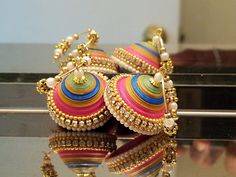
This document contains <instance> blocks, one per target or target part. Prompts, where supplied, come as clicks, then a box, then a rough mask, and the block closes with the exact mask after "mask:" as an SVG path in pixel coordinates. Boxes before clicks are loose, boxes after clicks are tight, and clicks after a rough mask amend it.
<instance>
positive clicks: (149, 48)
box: [111, 28, 163, 74]
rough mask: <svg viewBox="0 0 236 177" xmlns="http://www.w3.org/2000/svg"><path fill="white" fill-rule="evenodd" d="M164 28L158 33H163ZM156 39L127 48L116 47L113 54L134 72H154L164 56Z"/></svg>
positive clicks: (116, 59) (115, 58) (118, 62)
mask: <svg viewBox="0 0 236 177" xmlns="http://www.w3.org/2000/svg"><path fill="white" fill-rule="evenodd" d="M161 33H162V29H161V28H159V30H158V35H161ZM153 40H154V41H146V42H141V43H135V44H131V45H129V46H128V47H126V48H116V49H115V50H114V52H113V54H112V56H111V58H112V59H114V61H115V62H116V63H117V64H119V65H120V67H121V68H124V69H126V70H128V71H130V72H132V73H147V74H153V73H156V72H157V71H158V69H159V68H160V66H161V64H160V63H161V61H162V58H163V57H161V56H160V53H159V51H158V50H157V48H156V46H155V42H156V41H155V40H156V39H155V38H153Z"/></svg>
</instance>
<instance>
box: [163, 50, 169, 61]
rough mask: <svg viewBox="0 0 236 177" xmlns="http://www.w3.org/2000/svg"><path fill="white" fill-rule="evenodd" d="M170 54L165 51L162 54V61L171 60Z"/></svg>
mask: <svg viewBox="0 0 236 177" xmlns="http://www.w3.org/2000/svg"><path fill="white" fill-rule="evenodd" d="M169 58H170V56H169V54H168V53H167V52H164V53H162V54H161V61H167V60H169Z"/></svg>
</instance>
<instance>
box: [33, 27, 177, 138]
mask: <svg viewBox="0 0 236 177" xmlns="http://www.w3.org/2000/svg"><path fill="white" fill-rule="evenodd" d="M161 32H162V29H161V28H159V29H158V30H157V31H156V33H155V35H154V37H153V38H152V41H147V42H141V43H135V44H131V45H130V46H128V47H127V48H116V49H115V50H114V52H113V54H112V56H111V57H109V56H108V55H107V54H106V53H105V52H104V51H103V50H102V49H100V48H99V47H98V46H97V42H98V39H99V35H98V34H97V32H96V31H94V30H90V29H89V30H88V31H86V32H83V33H81V34H74V35H73V36H69V37H67V38H66V39H64V40H62V41H61V42H59V43H58V44H57V45H56V49H55V53H54V59H55V60H56V61H59V64H60V72H59V74H57V75H56V76H55V77H50V78H48V79H41V80H40V81H39V82H37V91H38V92H39V93H46V94H47V106H48V110H49V114H50V116H51V117H52V119H53V120H54V121H55V122H56V123H57V124H58V125H60V126H62V127H64V128H67V129H68V130H73V131H86V130H91V129H95V128H98V127H101V126H103V125H104V124H105V123H106V122H107V121H108V120H109V119H110V118H111V117H112V116H113V117H115V118H116V119H117V120H118V121H119V122H120V123H121V124H123V125H124V126H126V127H128V128H129V129H131V130H133V131H135V132H138V133H141V134H145V135H154V134H158V133H159V132H160V131H163V130H164V132H165V133H166V134H168V135H170V136H172V135H175V134H176V132H177V129H178V126H177V123H176V120H177V119H178V115H177V107H178V105H177V103H176V102H177V101H178V98H177V96H176V89H175V88H174V86H173V82H172V80H170V77H169V75H170V74H171V73H172V71H173V64H172V60H171V59H170V57H169V54H168V53H167V52H166V49H165V47H164V45H163V40H162V37H161ZM82 34H87V41H86V42H85V43H81V44H78V45H77V46H76V48H75V49H74V50H72V51H71V52H70V53H69V52H68V50H69V49H70V48H71V47H72V44H73V43H74V42H75V41H76V40H78V39H79V38H80V37H81V35H82ZM67 53H69V54H67ZM119 67H121V68H124V69H125V70H127V71H129V72H131V73H135V75H132V74H117V75H115V76H114V77H113V78H111V79H110V80H109V79H108V77H107V76H105V75H104V74H111V73H112V74H114V73H118V69H119ZM148 74H154V76H151V75H148Z"/></svg>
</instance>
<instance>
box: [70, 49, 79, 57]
mask: <svg viewBox="0 0 236 177" xmlns="http://www.w3.org/2000/svg"><path fill="white" fill-rule="evenodd" d="M71 54H72V55H73V57H77V56H78V50H77V49H75V50H73V51H72V52H71Z"/></svg>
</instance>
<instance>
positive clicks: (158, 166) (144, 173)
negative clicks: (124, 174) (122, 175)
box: [137, 162, 162, 177]
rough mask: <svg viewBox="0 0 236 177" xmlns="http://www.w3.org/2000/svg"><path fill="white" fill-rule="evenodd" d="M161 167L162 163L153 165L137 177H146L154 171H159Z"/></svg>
mask: <svg viewBox="0 0 236 177" xmlns="http://www.w3.org/2000/svg"><path fill="white" fill-rule="evenodd" d="M161 167H162V162H159V163H157V164H155V165H154V166H152V167H151V168H148V169H146V170H145V171H144V172H143V173H141V174H139V175H138V176H137V177H144V176H147V175H149V174H151V173H152V172H154V171H156V170H160V169H161Z"/></svg>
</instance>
